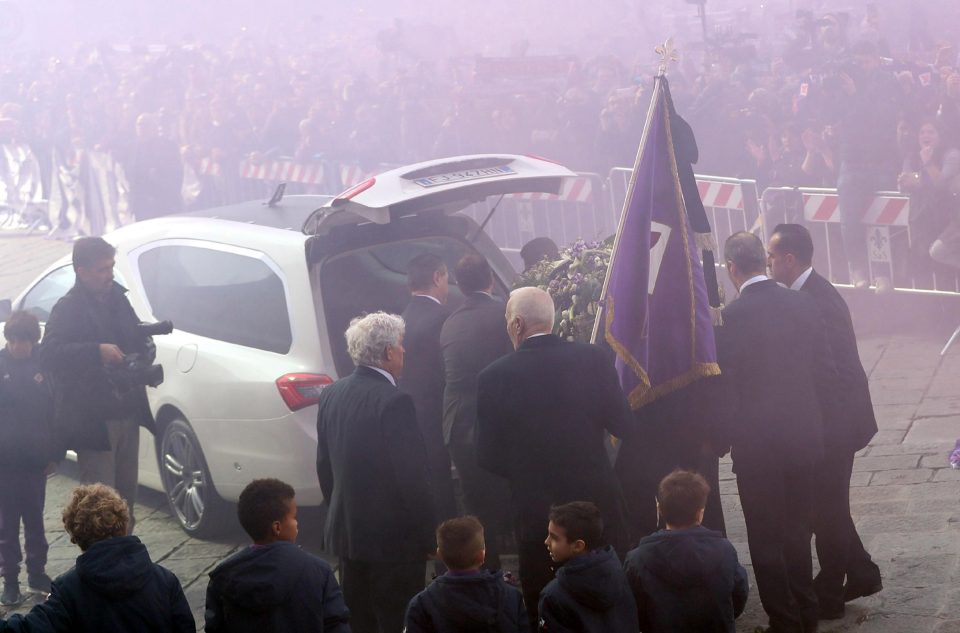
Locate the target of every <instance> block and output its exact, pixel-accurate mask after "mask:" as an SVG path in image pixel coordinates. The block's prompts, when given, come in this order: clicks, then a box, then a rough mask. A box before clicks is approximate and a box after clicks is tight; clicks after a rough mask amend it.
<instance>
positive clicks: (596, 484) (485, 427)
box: [477, 334, 634, 547]
mask: <svg viewBox="0 0 960 633" xmlns="http://www.w3.org/2000/svg"><path fill="white" fill-rule="evenodd" d="M477 414H478V425H477V430H478V435H479V437H478V459H479V462H480V466H481V467H483V468H486V469H487V470H489V471H491V472H494V473H496V474H498V475H501V476H503V477H505V478H506V479H507V480H508V481H509V482H510V488H511V492H512V497H513V509H514V512H515V514H516V516H517V518H518V520H519V523H518V527H519V530H520V535H519V536H520V539H521V540H523V541H530V540H537V539H543V537H544V536H545V534H546V528H547V515H548V513H549V510H550V506H551V505H553V504H557V503H566V502H569V501H592V502H593V503H596V504H597V506H598V507H599V508H600V511H601V512H602V513H603V518H604V522H605V524H606V526H607V528H608V535H610V534H615V535H616V537H617V538H622V537H623V533H622V530H623V529H624V515H623V513H624V505H623V495H622V493H621V491H620V485H619V483H618V482H617V478H616V477H615V476H614V473H613V467H612V466H611V464H610V460H609V458H608V456H607V452H606V448H605V445H604V438H605V434H604V431H605V430H606V431H609V432H610V433H612V434H613V435H616V436H623V435H625V434H627V433H628V432H629V431H630V427H631V426H632V425H633V423H634V422H633V420H634V418H633V415H631V412H630V405H629V404H627V400H626V397H625V396H624V395H623V391H622V390H621V389H620V381H619V379H618V377H617V373H616V370H615V369H614V367H613V363H612V362H611V359H610V357H609V356H608V354H607V353H606V352H605V351H604V350H603V349H602V348H600V347H596V346H593V345H586V344H583V343H568V342H565V341H561V340H560V339H559V338H558V337H556V336H554V335H552V334H549V335H546V336H537V337H534V338H530V339H527V340H526V341H524V342H523V344H522V345H521V346H520V348H519V349H518V350H517V351H516V352H514V353H513V354H510V355H508V356H505V357H503V358H501V359H500V360H498V361H496V362H495V363H493V364H492V365H490V366H489V367H487V368H486V369H485V370H483V371H482V372H481V373H480V382H479V393H478V396H477ZM611 544H612V545H614V546H615V547H616V546H618V545H620V544H621V543H616V542H614V543H611Z"/></svg>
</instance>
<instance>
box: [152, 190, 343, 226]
mask: <svg viewBox="0 0 960 633" xmlns="http://www.w3.org/2000/svg"><path fill="white" fill-rule="evenodd" d="M332 199H333V196H322V195H291V196H283V197H282V198H281V199H280V200H278V201H277V202H275V203H273V204H269V205H268V204H267V202H266V201H264V200H249V201H247V202H238V203H235V204H228V205H224V206H220V207H213V208H210V209H201V210H197V211H186V212H184V213H177V214H174V215H173V216H168V217H174V218H206V219H211V220H225V221H229V222H240V223H243V224H256V225H259V226H269V227H272V228H275V229H287V230H291V231H300V229H301V227H302V226H303V223H304V222H305V221H306V220H307V218H308V217H310V214H311V213H313V212H314V211H316V210H317V209H319V208H321V207H323V206H324V205H326V204H327V203H328V202H330V200H332Z"/></svg>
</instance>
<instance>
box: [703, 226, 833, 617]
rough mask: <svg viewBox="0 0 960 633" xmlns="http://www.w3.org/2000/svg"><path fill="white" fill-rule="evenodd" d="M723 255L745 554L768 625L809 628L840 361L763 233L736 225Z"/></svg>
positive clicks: (724, 329) (725, 336)
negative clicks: (732, 294) (817, 474)
mask: <svg viewBox="0 0 960 633" xmlns="http://www.w3.org/2000/svg"><path fill="white" fill-rule="evenodd" d="M724 258H725V259H726V264H727V271H728V273H729V275H730V280H731V281H732V282H733V284H734V285H735V286H736V287H737V289H738V290H739V291H740V296H739V298H738V299H737V300H736V301H733V302H732V303H730V304H729V305H728V306H727V307H726V308H724V310H723V325H722V326H721V327H718V328H717V356H718V360H719V363H720V370H721V372H722V374H721V375H722V376H723V377H724V382H725V384H726V387H727V392H728V393H727V396H728V397H729V399H730V402H729V406H727V407H724V408H723V410H722V411H724V412H725V413H726V415H727V416H728V417H727V419H726V433H727V438H728V439H729V442H730V445H731V453H732V457H733V468H734V472H735V473H736V475H737V485H738V487H739V490H740V501H741V504H742V506H743V514H744V518H745V519H746V524H747V542H748V544H749V546H750V558H751V561H752V563H753V570H754V574H755V576H756V579H757V589H758V592H759V594H760V601H761V602H762V603H763V608H764V609H765V610H766V612H767V615H769V616H770V630H771V631H772V632H773V633H807V632H809V631H815V630H816V628H817V619H818V613H817V597H816V593H815V592H814V589H813V570H812V564H813V563H812V560H811V557H810V538H811V533H812V523H813V495H814V484H813V481H814V468H815V465H816V464H817V463H818V461H819V460H820V458H821V456H822V454H823V439H822V433H821V425H822V419H823V417H822V409H821V406H822V404H821V403H827V402H829V401H830V399H831V398H832V385H833V384H835V382H836V367H835V366H834V365H833V361H832V358H831V356H830V350H829V347H828V345H827V339H826V334H825V332H824V328H823V322H822V320H821V319H820V315H819V313H818V312H817V307H816V305H815V304H814V302H813V300H812V299H810V298H809V297H807V296H806V295H804V294H802V293H797V292H793V291H791V290H787V289H786V288H783V287H781V286H779V285H778V284H777V282H775V281H773V280H772V279H768V278H767V276H766V274H765V271H766V263H767V262H766V252H765V251H764V248H763V244H762V243H761V242H760V240H759V238H757V237H756V236H755V235H753V234H751V233H747V232H740V233H736V234H734V235H732V236H731V237H730V238H729V239H728V240H727V243H726V244H725V246H724ZM718 414H719V412H718Z"/></svg>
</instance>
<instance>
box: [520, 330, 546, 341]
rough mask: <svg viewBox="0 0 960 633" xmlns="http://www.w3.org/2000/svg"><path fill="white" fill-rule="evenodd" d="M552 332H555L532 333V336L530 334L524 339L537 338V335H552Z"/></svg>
mask: <svg viewBox="0 0 960 633" xmlns="http://www.w3.org/2000/svg"><path fill="white" fill-rule="evenodd" d="M551 334H553V332H540V333H539V334H531V335H530V336H528V337H527V338H525V339H523V340H525V341H529V340H530V339H532V338H536V337H538V336H550V335H551Z"/></svg>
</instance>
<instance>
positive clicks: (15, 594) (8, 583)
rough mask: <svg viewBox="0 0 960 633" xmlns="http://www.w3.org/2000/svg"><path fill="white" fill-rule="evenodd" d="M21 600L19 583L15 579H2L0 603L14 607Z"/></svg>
mask: <svg viewBox="0 0 960 633" xmlns="http://www.w3.org/2000/svg"><path fill="white" fill-rule="evenodd" d="M21 602H23V595H22V594H21V593H20V583H19V582H17V581H16V580H5V581H3V594H0V604H2V605H3V606H5V607H15V606H17V605H18V604H20V603H21Z"/></svg>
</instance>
